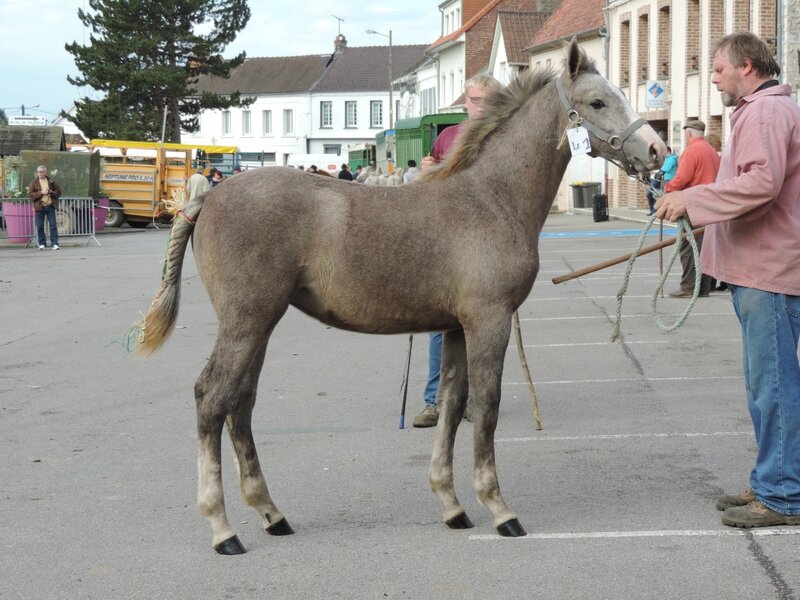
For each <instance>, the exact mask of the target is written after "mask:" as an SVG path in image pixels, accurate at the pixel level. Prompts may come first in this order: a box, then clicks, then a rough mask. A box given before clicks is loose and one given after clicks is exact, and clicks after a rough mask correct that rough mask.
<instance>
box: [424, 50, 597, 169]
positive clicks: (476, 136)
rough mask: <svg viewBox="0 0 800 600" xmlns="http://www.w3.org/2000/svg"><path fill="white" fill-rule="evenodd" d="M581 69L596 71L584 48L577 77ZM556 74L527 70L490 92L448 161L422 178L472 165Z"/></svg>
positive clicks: (459, 137) (546, 70) (463, 129)
mask: <svg viewBox="0 0 800 600" xmlns="http://www.w3.org/2000/svg"><path fill="white" fill-rule="evenodd" d="M565 63H566V61H565ZM565 68H569V67H568V65H566V64H565ZM581 72H587V73H597V69H596V67H595V64H594V61H593V60H591V59H590V58H588V57H587V56H586V54H585V53H584V52H583V50H581V51H580V59H579V62H578V65H577V70H576V72H575V74H574V77H577V75H578V73H581ZM557 76H558V74H557V73H556V71H555V70H554V69H552V68H549V67H548V68H543V69H537V70H535V71H526V72H524V73H523V74H522V75H520V76H519V77H516V78H514V79H512V80H511V82H510V83H509V84H508V85H507V86H505V87H501V88H499V89H498V90H496V91H495V92H493V93H491V94H490V95H488V96H487V97H486V98H485V99H484V101H483V116H482V117H480V118H478V119H469V120H467V121H464V123H463V125H462V126H461V131H459V133H458V138H457V140H456V142H455V145H454V146H453V149H452V150H451V151H450V155H449V156H448V157H447V160H446V161H445V162H444V164H442V166H441V167H440V168H434V169H431V170H428V171H427V172H424V173H423V174H422V176H421V177H420V180H421V181H429V180H432V179H441V178H444V177H449V176H450V175H452V174H453V173H457V172H458V171H461V170H463V169H466V168H467V167H469V166H470V165H471V164H472V163H474V162H475V161H476V160H477V158H478V154H479V153H480V150H481V146H482V145H483V142H484V140H485V139H486V138H487V137H489V135H491V134H492V132H494V131H495V130H496V129H497V128H498V127H500V126H501V125H502V124H503V123H505V122H506V121H507V120H508V119H509V118H511V116H512V115H513V114H514V113H515V112H517V110H519V109H520V108H521V107H522V106H523V105H524V104H525V103H526V102H527V101H528V100H529V99H530V98H532V97H533V96H535V95H536V94H537V93H539V92H540V91H541V90H542V89H543V88H544V87H545V86H546V85H547V84H548V83H550V82H551V81H552V80H553V79H555V78H556V77H557Z"/></svg>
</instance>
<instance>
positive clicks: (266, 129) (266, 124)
mask: <svg viewBox="0 0 800 600" xmlns="http://www.w3.org/2000/svg"><path fill="white" fill-rule="evenodd" d="M261 135H272V111H271V110H262V111H261Z"/></svg>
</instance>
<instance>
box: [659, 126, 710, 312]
mask: <svg viewBox="0 0 800 600" xmlns="http://www.w3.org/2000/svg"><path fill="white" fill-rule="evenodd" d="M705 131H706V124H705V123H703V122H702V121H699V120H693V121H687V122H686V124H685V125H684V126H683V135H684V138H685V139H686V149H685V150H684V151H683V154H681V160H680V162H679V163H678V172H677V173H676V174H675V177H673V178H672V179H670V180H669V181H668V182H667V184H666V186H665V187H664V189H665V190H666V192H667V193H669V192H677V191H679V190H685V189H687V188H690V187H694V186H696V185H703V184H706V183H714V181H716V179H717V173H718V172H719V161H720V158H719V154H718V153H717V151H716V150H714V147H713V146H712V145H711V144H709V143H708V141H707V140H706V138H705V137H704V134H705ZM686 218H687V219H688V218H689V217H688V216H687V217H686ZM690 225H691V223H690ZM695 240H696V241H697V251H698V252H699V251H700V248H702V245H703V235H702V234H700V235H698V236H695ZM680 253H681V265H682V266H683V274H682V275H681V287H680V289H679V290H676V291H674V292H671V293H670V295H669V297H670V298H691V297H692V294H693V292H694V280H695V276H696V274H695V266H694V257H693V256H692V247H691V246H690V245H689V242H687V241H686V240H683V241H682V242H681V249H680ZM710 290H711V277H709V276H708V275H706V274H703V275H702V278H701V280H700V297H701V298H703V297H706V296H708V292H709V291H710Z"/></svg>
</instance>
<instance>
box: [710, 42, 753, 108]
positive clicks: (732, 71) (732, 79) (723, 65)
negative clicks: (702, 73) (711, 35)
mask: <svg viewBox="0 0 800 600" xmlns="http://www.w3.org/2000/svg"><path fill="white" fill-rule="evenodd" d="M743 68H744V67H735V66H733V64H732V63H731V61H730V59H729V58H728V51H727V50H725V49H722V50H719V51H718V52H717V54H716V55H715V56H714V66H713V74H712V75H711V83H712V84H714V85H716V86H717V90H718V91H719V92H720V94H722V104H723V105H724V106H736V105H737V104H738V103H739V100H741V99H742V96H744V95H746V92H745V90H744V85H743V84H744V82H743V75H742V70H743Z"/></svg>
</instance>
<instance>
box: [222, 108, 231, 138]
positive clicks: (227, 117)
mask: <svg viewBox="0 0 800 600" xmlns="http://www.w3.org/2000/svg"><path fill="white" fill-rule="evenodd" d="M230 134H231V111H229V110H223V111H222V135H230Z"/></svg>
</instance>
